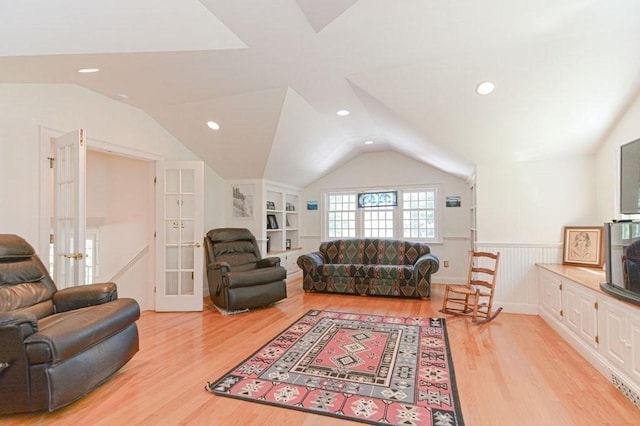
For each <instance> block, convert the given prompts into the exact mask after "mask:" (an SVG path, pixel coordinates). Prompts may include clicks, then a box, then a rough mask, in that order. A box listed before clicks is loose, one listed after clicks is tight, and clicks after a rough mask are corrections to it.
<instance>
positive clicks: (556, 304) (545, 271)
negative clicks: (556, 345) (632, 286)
mask: <svg viewBox="0 0 640 426" xmlns="http://www.w3.org/2000/svg"><path fill="white" fill-rule="evenodd" d="M537 274H538V296H539V297H538V312H539V314H540V317H542V319H544V320H545V321H546V322H547V323H548V324H549V325H550V326H551V327H552V328H553V329H554V330H556V331H557V332H558V334H560V335H561V336H562V337H563V338H564V339H565V340H566V341H567V342H569V343H570V344H571V346H573V347H574V348H575V349H576V350H577V351H578V352H579V353H580V354H581V355H582V356H584V357H585V359H587V360H588V361H589V362H590V363H591V364H592V365H593V366H594V367H596V368H597V369H598V370H599V371H600V372H601V373H602V374H603V375H605V377H607V378H608V379H609V380H611V381H612V383H613V384H614V385H615V386H616V387H617V388H618V389H619V390H620V391H621V392H624V394H625V395H626V396H627V397H628V398H629V399H630V400H631V401H633V402H634V404H635V405H636V406H638V407H640V306H635V305H632V304H629V303H626V302H623V301H620V300H617V299H615V298H613V297H611V296H609V295H608V294H605V293H603V292H602V291H600V289H599V282H600V281H604V273H598V272H593V271H590V270H588V268H577V267H570V266H563V265H538V266H537ZM570 277H571V278H570Z"/></svg>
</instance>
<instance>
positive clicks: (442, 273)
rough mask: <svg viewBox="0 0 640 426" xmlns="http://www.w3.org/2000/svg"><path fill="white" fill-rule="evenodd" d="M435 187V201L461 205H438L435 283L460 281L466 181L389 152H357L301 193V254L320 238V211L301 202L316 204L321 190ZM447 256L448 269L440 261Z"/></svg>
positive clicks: (466, 231) (467, 218)
mask: <svg viewBox="0 0 640 426" xmlns="http://www.w3.org/2000/svg"><path fill="white" fill-rule="evenodd" d="M430 184H439V185H440V189H441V192H440V198H441V200H440V201H441V203H442V204H443V205H444V199H445V196H447V195H460V196H461V197H462V207H459V208H444V207H443V209H442V213H443V218H442V220H443V228H442V229H443V234H444V235H443V236H444V242H443V243H441V244H435V243H434V244H430V248H431V252H432V253H433V254H435V255H436V256H437V257H438V258H439V259H440V270H439V271H438V272H437V273H436V274H435V275H434V277H433V281H434V282H437V283H456V282H457V283H460V282H464V280H465V279H466V274H467V266H468V264H467V262H468V251H469V248H470V241H469V235H470V216H469V207H470V206H469V201H470V200H469V195H470V190H469V187H468V185H467V184H466V182H465V181H464V180H462V179H460V178H457V177H455V176H452V175H450V174H448V173H445V172H443V171H441V170H439V169H436V168H433V167H430V166H427V165H425V164H423V163H421V162H418V161H416V160H413V159H411V158H409V157H407V156H405V155H402V154H400V153H397V152H394V151H385V152H372V153H365V154H362V155H360V156H358V157H356V158H354V159H353V160H351V161H349V162H347V163H346V164H344V165H342V166H341V167H339V168H337V169H336V170H334V171H333V172H331V173H329V174H327V175H326V176H324V177H322V178H321V179H319V180H318V181H316V182H314V183H313V184H311V185H309V186H308V187H306V188H304V189H303V191H302V194H301V200H300V205H301V220H302V226H301V236H302V245H303V252H310V251H315V250H317V249H318V246H319V244H320V238H321V226H322V218H321V216H320V210H307V209H306V206H307V201H318V205H319V206H320V204H321V203H322V199H321V191H323V190H335V189H346V188H376V187H378V188H385V189H386V188H390V187H393V186H415V185H430ZM444 260H449V262H450V266H449V268H444V266H443V261H444Z"/></svg>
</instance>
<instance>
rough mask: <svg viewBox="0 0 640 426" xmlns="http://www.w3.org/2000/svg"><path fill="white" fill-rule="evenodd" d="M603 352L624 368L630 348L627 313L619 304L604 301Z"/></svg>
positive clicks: (601, 324) (601, 326)
mask: <svg viewBox="0 0 640 426" xmlns="http://www.w3.org/2000/svg"><path fill="white" fill-rule="evenodd" d="M600 318H601V319H600V330H601V332H600V334H601V335H602V339H601V342H600V345H601V349H600V350H601V353H602V354H603V355H604V356H605V357H606V358H607V359H608V360H609V361H611V362H612V363H613V364H615V365H616V366H618V367H619V368H621V369H624V367H625V364H626V363H627V357H628V349H627V346H626V344H625V342H626V340H627V336H626V335H627V333H626V315H625V312H624V310H621V309H620V308H619V307H618V306H616V305H614V304H612V303H609V302H608V301H603V302H602V304H601V305H600Z"/></svg>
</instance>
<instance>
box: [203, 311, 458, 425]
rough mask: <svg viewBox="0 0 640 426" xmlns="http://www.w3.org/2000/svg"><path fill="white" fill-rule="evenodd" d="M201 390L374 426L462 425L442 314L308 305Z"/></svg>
mask: <svg viewBox="0 0 640 426" xmlns="http://www.w3.org/2000/svg"><path fill="white" fill-rule="evenodd" d="M206 389H207V390H209V391H210V392H213V393H215V394H217V395H222V396H228V397H233V398H240V399H244V400H247V401H255V402H261V403H264V404H271V405H276V406H279V407H286V408H293V409H297V410H302V411H309V412H313V413H317V414H324V415H328V416H334V417H339V418H343V419H348V420H356V421H360V422H364V423H371V424H398V425H463V424H464V422H463V420H462V413H461V411H460V402H459V399H458V394H457V390H456V386H455V377H454V372H453V362H452V360H451V354H450V352H449V344H448V337H447V330H446V326H445V320H444V319H443V318H415V317H394V316H380V315H366V314H352V313H345V312H332V311H317V310H312V311H309V312H307V314H305V315H304V316H303V317H302V318H300V319H299V320H298V321H296V322H295V323H294V324H293V325H291V326H290V327H289V328H287V329H286V330H285V331H283V332H282V333H280V334H279V335H278V336H276V337H275V338H274V339H273V340H271V342H269V343H267V344H266V345H265V346H263V347H262V348H260V349H259V350H258V351H257V352H256V353H254V354H253V355H252V356H251V357H249V358H248V359H246V360H245V361H243V362H242V363H241V364H239V365H238V366H237V367H235V368H234V369H233V370H231V371H230V372H229V373H227V374H225V375H224V376H223V377H221V378H220V379H218V380H216V381H215V382H212V383H207V386H206Z"/></svg>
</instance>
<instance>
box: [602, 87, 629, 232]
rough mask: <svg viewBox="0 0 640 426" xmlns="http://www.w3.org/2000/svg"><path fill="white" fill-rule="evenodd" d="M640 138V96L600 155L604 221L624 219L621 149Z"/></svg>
mask: <svg viewBox="0 0 640 426" xmlns="http://www.w3.org/2000/svg"><path fill="white" fill-rule="evenodd" d="M638 138H640V97H638V98H636V100H635V102H633V103H632V104H631V105H630V106H629V109H628V110H627V111H626V112H625V113H624V114H623V116H622V117H621V119H620V120H619V121H618V123H617V124H616V126H615V127H614V128H613V129H612V130H611V132H610V133H609V136H608V137H607V139H606V140H605V141H604V142H603V143H602V144H601V145H600V148H599V149H598V152H597V153H596V180H595V181H596V195H597V198H598V206H597V217H598V220H599V221H600V222H610V221H611V219H614V218H615V219H619V218H620V206H619V191H620V189H619V186H618V185H619V182H618V181H619V173H620V169H619V167H620V146H621V145H624V144H625V143H627V142H631V141H634V140H636V139H638Z"/></svg>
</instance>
